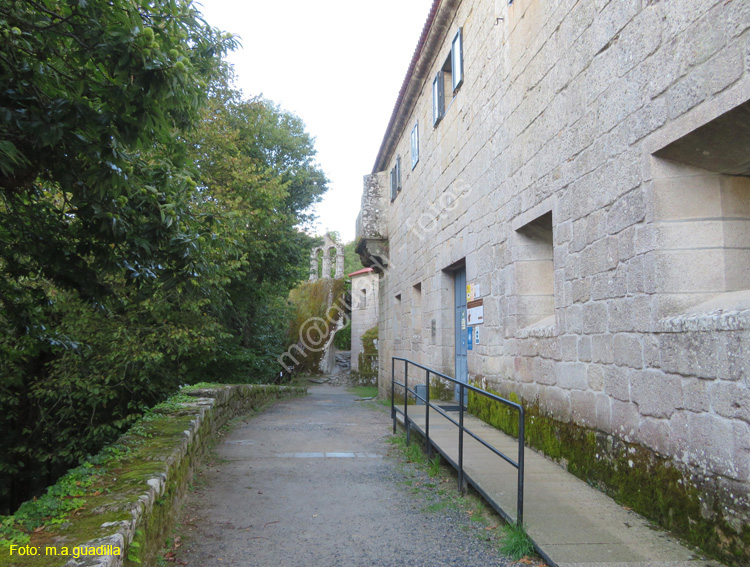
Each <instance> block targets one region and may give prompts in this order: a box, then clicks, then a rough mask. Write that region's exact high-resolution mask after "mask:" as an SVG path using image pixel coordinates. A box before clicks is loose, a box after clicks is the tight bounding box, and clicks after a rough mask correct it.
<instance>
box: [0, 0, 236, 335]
mask: <svg viewBox="0 0 750 567" xmlns="http://www.w3.org/2000/svg"><path fill="white" fill-rule="evenodd" d="M0 36H1V37H2V41H0V174H2V176H1V177H0V263H1V266H2V269H3V271H4V272H5V274H4V275H5V276H6V277H5V278H2V280H0V300H1V301H2V302H3V303H4V305H3V307H4V309H5V315H6V317H9V318H11V319H12V320H13V322H14V323H15V324H16V325H17V326H18V327H19V328H21V329H22V330H24V331H25V330H27V329H28V328H29V327H30V326H33V323H34V321H33V320H32V319H33V315H34V313H35V309H34V305H35V303H39V302H44V301H46V298H45V294H44V292H43V290H41V289H40V288H39V287H38V286H36V285H33V284H31V283H29V282H31V281H33V280H35V279H36V278H38V277H40V276H43V277H44V278H46V279H48V280H50V281H51V282H54V283H55V284H56V285H61V286H64V287H67V288H70V289H75V290H77V291H78V292H79V293H80V294H81V295H82V297H84V298H90V299H101V298H103V297H105V296H106V295H108V294H110V293H111V292H112V288H111V286H109V285H108V283H107V280H106V274H108V273H111V272H113V271H114V272H121V271H123V270H126V271H127V273H128V277H129V280H130V281H131V282H140V281H143V280H150V279H153V278H155V277H156V276H157V275H159V274H163V273H169V274H172V275H176V274H189V273H192V272H193V271H195V266H194V263H195V261H196V258H195V256H194V254H193V250H194V246H193V244H194V241H195V238H196V236H197V234H196V232H197V231H196V227H195V226H191V223H190V219H189V218H187V216H189V206H190V202H191V199H192V197H193V194H194V187H195V184H194V182H193V181H192V177H191V176H192V174H193V172H192V170H191V168H190V163H189V161H188V160H187V159H186V153H185V144H184V143H183V142H182V140H181V138H180V135H179V132H180V131H181V130H185V129H186V128H188V127H189V126H190V125H191V124H193V123H194V122H195V121H196V119H197V118H198V117H199V113H200V110H201V107H202V104H203V101H204V100H205V98H206V94H205V93H206V90H207V86H208V85H209V84H210V83H211V81H212V80H213V79H215V78H216V77H217V76H219V75H220V74H221V71H222V64H221V61H220V56H221V55H222V54H224V53H225V52H226V51H227V49H229V48H231V47H233V45H234V40H233V39H232V38H231V37H229V36H226V35H222V34H221V33H220V32H218V31H217V30H215V29H214V28H211V27H210V26H208V25H207V24H206V23H205V22H204V21H203V20H201V18H200V16H199V14H198V12H197V11H196V10H195V9H194V8H193V7H192V4H191V2H190V1H187V0H182V1H180V0H178V1H157V2H150V1H149V2H147V1H145V0H106V1H105V0H79V1H77V2H63V1H61V0H36V1H32V0H17V1H9V2H3V3H1V4H0Z"/></svg>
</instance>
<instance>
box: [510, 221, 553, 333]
mask: <svg viewBox="0 0 750 567" xmlns="http://www.w3.org/2000/svg"><path fill="white" fill-rule="evenodd" d="M514 257H515V262H514V264H515V275H516V295H517V296H518V297H517V300H518V301H517V312H516V316H517V324H518V327H519V328H523V327H529V326H531V325H535V324H537V323H540V322H542V321H544V320H545V319H549V318H551V317H554V314H555V273H554V261H553V238H552V212H547V213H545V214H543V215H541V216H539V217H537V218H536V219H534V220H533V221H531V222H529V223H527V224H525V225H524V226H522V227H521V228H519V229H518V230H517V231H516V242H515V245H514ZM551 322H552V321H550V323H551Z"/></svg>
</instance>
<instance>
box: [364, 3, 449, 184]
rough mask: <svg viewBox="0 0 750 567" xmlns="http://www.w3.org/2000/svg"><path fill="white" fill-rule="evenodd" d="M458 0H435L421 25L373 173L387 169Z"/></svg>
mask: <svg viewBox="0 0 750 567" xmlns="http://www.w3.org/2000/svg"><path fill="white" fill-rule="evenodd" d="M459 2H460V0H434V1H433V3H432V8H430V13H429V15H428V16H427V21H426V22H425V24H424V27H423V28H422V35H421V36H420V38H419V42H418V43H417V48H416V49H415V50H414V55H413V56H412V59H411V62H410V63H409V69H408V71H407V72H406V76H405V77H404V81H403V83H402V84H401V90H400V91H399V93H398V98H397V99H396V104H395V106H394V108H393V112H392V113H391V118H390V120H389V121H388V127H387V128H386V130H385V135H384V136H383V141H382V142H381V144H380V149H379V150H378V155H377V158H376V159H375V165H374V166H373V169H372V173H378V172H379V171H383V170H384V169H385V167H386V165H387V162H388V159H389V158H390V156H391V155H392V153H393V151H394V149H395V147H396V144H397V143H398V140H399V138H400V135H401V133H402V132H403V131H404V128H405V126H406V121H407V119H408V117H409V114H410V113H411V111H412V109H413V108H414V106H415V104H416V102H417V99H418V98H419V93H420V91H421V90H422V84H423V83H424V81H425V79H426V78H427V73H428V71H429V69H430V66H431V64H432V60H433V59H434V58H435V56H436V55H437V51H438V50H439V49H440V46H441V45H442V40H443V36H444V35H445V32H446V31H447V28H448V26H449V25H450V20H451V17H452V15H453V13H454V12H455V10H456V8H457V7H458V4H459Z"/></svg>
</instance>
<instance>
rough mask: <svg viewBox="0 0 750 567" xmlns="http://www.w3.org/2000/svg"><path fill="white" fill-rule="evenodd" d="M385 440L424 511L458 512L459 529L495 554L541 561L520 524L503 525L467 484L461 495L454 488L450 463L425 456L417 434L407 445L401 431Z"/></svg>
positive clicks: (528, 563)
mask: <svg viewBox="0 0 750 567" xmlns="http://www.w3.org/2000/svg"><path fill="white" fill-rule="evenodd" d="M387 442H388V443H390V444H391V446H392V451H391V454H392V455H393V454H395V456H396V457H397V459H398V460H399V461H400V464H401V468H402V470H403V472H404V475H405V477H406V480H405V481H404V482H403V485H404V487H405V488H406V489H407V490H408V491H409V492H410V493H411V494H413V495H414V496H415V497H417V498H420V499H423V500H425V506H424V508H423V511H424V512H425V513H428V514H437V513H447V512H450V513H452V514H458V515H459V516H460V517H463V520H464V521H465V524H464V525H463V526H462V529H464V530H467V531H469V532H471V533H472V534H474V535H475V536H476V537H479V538H480V539H482V540H485V541H487V542H488V543H489V544H490V545H492V546H493V547H494V548H495V549H496V550H497V552H498V553H499V554H501V555H503V556H505V557H507V558H509V559H511V560H513V561H518V564H517V565H518V566H519V567H520V566H522V565H523V566H536V567H543V566H544V565H545V564H544V562H543V561H542V560H541V559H539V558H538V557H537V556H536V553H535V550H534V546H533V545H532V543H531V540H530V539H529V538H528V536H527V535H526V532H525V531H524V529H523V528H518V527H517V526H515V525H505V522H504V521H503V519H502V518H501V517H500V516H499V515H497V513H496V512H495V511H494V510H493V509H492V507H491V506H489V505H488V504H487V503H486V502H485V501H484V499H483V498H482V497H481V496H480V495H479V494H478V493H477V492H475V491H474V490H472V489H471V488H470V487H469V488H468V489H467V490H466V492H465V494H464V495H461V493H460V492H459V491H458V490H457V488H456V485H457V482H458V479H457V476H456V473H455V470H454V469H453V467H451V466H450V465H448V464H447V463H446V462H445V461H443V460H442V459H441V457H440V455H439V454H436V455H434V456H433V457H432V458H428V457H427V455H426V454H425V452H424V450H423V446H422V444H421V443H420V438H419V437H418V436H415V435H414V436H412V438H411V443H409V445H407V444H406V434H405V433H403V432H402V433H400V434H398V435H393V436H391V437H389V438H388V439H387Z"/></svg>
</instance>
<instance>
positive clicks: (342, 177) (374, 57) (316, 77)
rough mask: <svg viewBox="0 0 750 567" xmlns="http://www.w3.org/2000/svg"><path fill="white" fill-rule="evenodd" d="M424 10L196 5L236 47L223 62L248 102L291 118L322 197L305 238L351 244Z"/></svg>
mask: <svg viewBox="0 0 750 567" xmlns="http://www.w3.org/2000/svg"><path fill="white" fill-rule="evenodd" d="M431 4H432V0H374V1H373V0H371V1H369V2H364V1H362V0H197V6H198V8H199V9H200V10H201V12H202V13H203V16H204V18H205V19H206V21H207V22H208V23H209V24H210V25H212V26H214V27H217V28H219V29H221V30H223V31H228V32H231V33H233V34H235V35H237V36H239V37H240V41H241V43H242V47H241V48H239V49H238V50H237V51H235V52H234V53H232V54H231V55H230V56H229V57H228V60H229V61H230V62H231V63H232V64H233V65H234V68H235V73H236V86H237V87H239V88H240V89H242V91H243V93H244V94H245V96H246V97H248V98H249V97H252V96H256V95H263V96H264V97H265V98H267V99H269V100H271V101H273V102H275V103H276V104H278V105H280V106H281V108H282V109H284V110H287V111H290V112H292V113H294V114H296V115H297V116H299V117H300V118H301V119H302V120H303V121H304V122H305V125H306V127H307V132H308V133H309V134H311V135H312V136H313V137H314V138H315V147H316V149H317V152H318V154H317V161H318V164H319V165H320V166H321V168H322V169H323V171H324V172H325V173H326V175H327V177H328V179H329V180H330V183H329V190H328V192H327V193H326V194H325V196H324V197H323V202H322V203H320V204H318V205H317V206H316V213H317V215H318V221H317V223H316V225H315V226H314V229H313V232H314V233H315V234H320V235H322V234H323V233H325V232H327V231H329V230H333V231H337V232H338V233H339V234H340V235H341V238H342V240H343V241H344V242H349V241H351V240H353V239H354V226H355V221H356V218H357V214H358V213H359V205H360V199H361V196H362V177H363V176H364V175H366V174H368V173H370V172H371V171H372V167H373V164H374V163H375V157H376V154H377V151H378V149H379V148H380V143H381V141H382V140H383V135H384V134H385V128H386V126H387V125H388V120H389V119H390V117H391V112H392V111H393V107H394V104H395V103H396V98H397V96H398V92H399V89H400V88H401V83H402V82H403V80H404V77H405V75H406V71H407V69H408V67H409V62H410V61H411V57H412V55H413V53H414V49H415V48H416V46H417V42H418V40H419V36H420V34H421V32H422V26H423V25H424V22H425V20H426V19H427V15H428V13H429V9H430V6H431Z"/></svg>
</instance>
